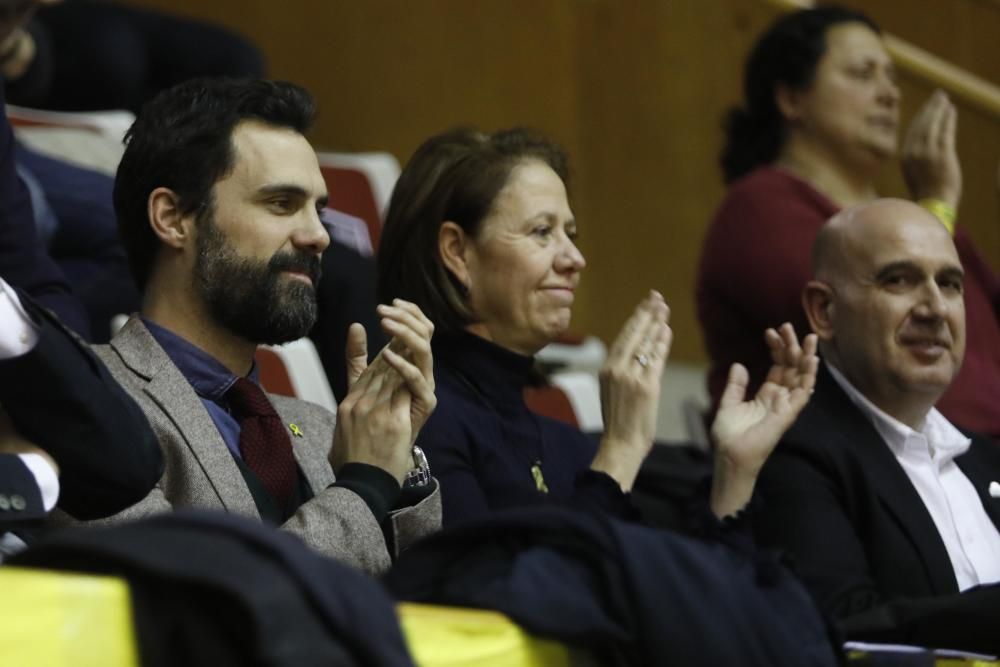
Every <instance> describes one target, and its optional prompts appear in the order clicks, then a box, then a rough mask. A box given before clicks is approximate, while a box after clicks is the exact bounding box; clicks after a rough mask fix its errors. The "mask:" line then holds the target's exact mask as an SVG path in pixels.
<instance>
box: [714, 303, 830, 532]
mask: <svg viewBox="0 0 1000 667" xmlns="http://www.w3.org/2000/svg"><path fill="white" fill-rule="evenodd" d="M764 338H765V340H766V341H767V345H768V347H769V348H770V350H771V359H772V361H773V365H772V366H771V370H770V371H769V372H768V374H767V379H766V381H765V382H764V384H763V385H761V388H760V389H759V390H758V391H757V395H756V396H754V398H753V399H752V400H748V401H747V400H744V398H745V395H746V389H747V383H748V381H749V377H748V374H747V370H746V368H744V367H743V366H742V365H740V364H733V366H732V368H731V369H730V370H729V381H728V383H727V384H726V388H725V390H724V391H723V392H722V397H721V399H720V401H719V411H718V412H717V413H716V416H715V421H714V422H712V440H713V441H714V443H715V447H716V452H715V478H714V479H713V481H712V501H711V502H712V509H713V510H714V511H715V512H716V514H717V515H718V516H725V515H727V514H731V513H732V512H735V511H737V510H738V509H740V508H741V507H743V506H744V505H745V504H746V503H747V502H749V500H750V496H751V495H752V494H753V486H754V484H755V483H756V480H757V474H758V473H759V472H760V469H761V467H763V465H764V462H765V461H766V460H767V457H768V456H769V455H770V454H771V452H772V451H773V450H774V447H775V446H776V445H777V444H778V441H779V440H780V439H781V436H782V435H784V433H785V431H787V430H788V428H789V427H790V426H791V425H792V422H794V421H795V418H796V417H798V415H799V413H800V412H801V411H802V408H804V407H805V405H806V403H807V402H808V401H809V396H810V395H811V394H812V390H813V386H815V384H816V371H817V369H818V368H819V358H818V357H817V356H816V344H817V341H816V335H815V334H809V335H808V336H806V337H805V340H804V341H803V344H802V346H801V347H800V346H799V341H798V338H797V337H796V335H795V329H794V328H793V327H792V325H791V324H788V323H787V322H786V323H785V324H783V325H781V327H780V329H779V330H778V331H775V330H774V329H768V330H767V331H766V332H765V334H764Z"/></svg>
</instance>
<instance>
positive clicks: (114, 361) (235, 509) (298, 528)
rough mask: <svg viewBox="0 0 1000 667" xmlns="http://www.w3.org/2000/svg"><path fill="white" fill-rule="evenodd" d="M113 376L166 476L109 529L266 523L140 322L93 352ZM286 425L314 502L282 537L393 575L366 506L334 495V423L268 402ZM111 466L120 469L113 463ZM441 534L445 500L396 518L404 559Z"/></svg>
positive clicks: (285, 401)
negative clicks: (188, 522)
mask: <svg viewBox="0 0 1000 667" xmlns="http://www.w3.org/2000/svg"><path fill="white" fill-rule="evenodd" d="M95 351H96V352H97V354H98V356H100V357H101V359H102V360H103V361H104V363H105V364H107V366H108V368H109V369H110V370H111V373H112V375H114V377H115V379H117V380H118V382H120V383H121V384H122V386H123V387H124V388H125V390H126V391H127V392H128V393H129V394H131V395H132V397H133V398H134V399H135V400H136V402H137V403H138V404H139V405H140V406H141V407H142V409H143V411H144V412H145V413H146V417H147V418H148V419H149V422H150V424H151V425H152V426H153V430H154V431H155V432H156V435H157V437H158V439H159V441H160V445H161V447H162V448H163V452H164V456H165V458H166V471H165V472H164V474H163V477H162V478H161V479H160V482H159V484H158V485H157V486H156V488H154V489H153V491H152V492H151V493H150V494H149V495H148V496H147V497H146V498H145V499H143V500H141V501H140V502H139V503H137V504H135V505H133V506H132V507H130V508H128V509H126V510H124V511H123V512H121V513H119V514H116V515H115V516H113V517H111V518H110V519H105V520H103V521H125V520H131V519H136V518H138V517H141V516H145V515H148V514H152V513H156V512H164V511H170V510H171V509H173V508H175V507H177V508H180V507H203V508H214V509H220V510H224V511H227V512H232V513H234V514H242V515H244V516H249V517H253V518H257V519H259V518H260V515H259V513H258V512H257V506H256V505H255V504H254V500H253V497H252V496H251V495H250V490H249V489H248V488H247V485H246V482H245V481H244V479H243V475H242V474H241V473H240V470H239V468H238V467H237V465H236V462H235V461H234V460H233V456H232V454H231V453H230V451H229V449H228V448H227V447H226V443H225V442H224V441H223V439H222V436H221V435H220V434H219V431H218V429H217V428H216V426H215V423H214V422H213V421H212V418H211V417H210V416H209V414H208V411H207V410H206V409H205V406H204V405H203V404H202V402H201V399H200V398H199V397H198V395H197V394H196V393H195V391H194V389H193V388H192V387H191V385H190V384H189V383H188V381H187V379H186V378H185V377H184V376H183V375H182V374H181V372H180V369H178V368H177V366H175V365H174V363H173V362H172V361H171V360H170V358H169V357H168V356H167V354H166V352H165V351H164V350H163V348H161V347H160V345H159V344H158V343H157V342H156V340H155V339H154V338H153V336H152V335H151V334H150V333H149V330H148V329H147V328H146V327H145V325H143V323H142V321H141V320H140V319H139V318H138V317H133V318H132V319H130V320H129V321H128V323H127V324H126V325H125V326H124V327H123V328H122V330H121V331H120V332H119V333H118V334H117V335H116V336H115V337H114V338H113V339H112V340H111V343H110V344H109V345H100V346H95ZM268 397H269V399H270V400H271V403H272V404H273V405H274V407H275V409H276V410H277V412H278V414H279V415H280V416H281V419H282V420H283V421H284V422H285V423H294V424H296V425H297V426H298V427H299V428H300V430H301V432H302V437H293V438H292V439H291V440H292V448H293V452H294V454H295V459H296V461H297V462H298V464H299V468H301V470H302V472H303V474H304V475H305V477H306V479H307V480H308V481H309V485H310V486H311V487H312V489H313V493H314V494H315V495H314V497H313V498H312V499H310V500H308V501H306V502H305V503H303V504H302V506H301V507H300V508H299V509H298V511H297V512H296V513H295V514H294V515H293V516H292V517H291V518H289V519H288V521H286V522H285V523H284V524H283V525H282V526H281V528H282V529H284V530H287V531H289V532H292V533H294V534H296V535H298V536H299V537H300V538H302V540H303V541H305V543H306V544H308V545H309V546H310V547H312V548H313V549H315V550H317V551H319V552H321V553H323V554H325V555H327V556H330V557H332V558H336V559H337V560H339V561H342V562H345V563H348V564H350V565H354V566H356V567H359V568H361V569H362V570H365V571H366V572H370V573H380V572H384V571H385V570H387V569H388V568H389V566H390V564H391V559H390V555H389V550H388V548H387V546H386V540H385V537H384V536H383V534H382V530H381V528H380V527H379V524H378V523H377V522H376V521H375V517H374V515H373V514H372V513H371V511H370V510H369V508H368V505H366V504H365V502H364V501H363V500H362V499H361V498H360V497H359V496H358V495H356V494H355V493H354V492H353V491H350V490H348V489H345V488H338V487H334V488H330V484H332V483H333V481H334V474H333V470H332V469H331V467H330V464H329V462H328V461H327V454H328V452H329V450H330V447H331V445H332V443H333V429H334V424H335V421H336V417H335V415H334V414H333V413H331V412H330V411H328V410H326V409H325V408H322V407H320V406H318V405H314V404H313V403H309V402H307V401H302V400H299V399H294V398H288V397H285V396H277V395H274V394H269V395H268ZM109 465H114V462H113V461H109ZM440 526H441V496H440V493H439V491H438V490H435V491H434V492H433V493H432V494H431V495H430V496H429V497H427V498H425V499H424V500H423V501H421V502H420V504H418V505H416V506H413V507H409V508H406V509H403V510H400V511H398V512H394V513H393V515H392V527H393V533H394V535H393V538H394V539H393V542H394V543H395V549H396V550H397V551H398V550H400V549H403V548H405V547H406V546H407V545H409V544H410V543H412V542H413V541H415V540H416V539H418V538H420V537H423V536H425V535H427V534H429V533H431V532H434V531H436V530H438V529H439V528H440Z"/></svg>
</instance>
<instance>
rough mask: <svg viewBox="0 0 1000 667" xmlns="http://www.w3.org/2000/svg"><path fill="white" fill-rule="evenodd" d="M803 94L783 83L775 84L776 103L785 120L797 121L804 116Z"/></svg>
mask: <svg viewBox="0 0 1000 667" xmlns="http://www.w3.org/2000/svg"><path fill="white" fill-rule="evenodd" d="M802 97H803V96H802V94H801V93H800V92H799V91H797V90H794V89H792V88H789V87H788V86H786V85H785V84H783V83H779V84H776V85H775V86H774V105H775V106H776V107H778V111H779V112H780V113H781V115H782V117H784V119H785V122H787V123H795V122H797V121H798V120H800V119H801V118H802Z"/></svg>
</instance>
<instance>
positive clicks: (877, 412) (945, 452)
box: [823, 359, 972, 463]
mask: <svg viewBox="0 0 1000 667" xmlns="http://www.w3.org/2000/svg"><path fill="white" fill-rule="evenodd" d="M823 364H824V365H825V366H826V368H827V370H829V371H830V375H831V376H833V379H834V380H835V381H836V382H837V384H838V385H840V388H841V389H843V390H844V393H846V394H847V397H848V398H850V399H851V402H852V403H854V405H855V406H856V407H857V408H858V409H859V410H861V412H862V413H864V415H865V416H866V417H868V419H870V420H871V422H872V425H873V426H875V430H876V431H878V433H879V435H881V436H882V439H883V440H885V443H886V444H887V445H888V446H889V448H890V449H891V450H892V452H893V453H894V454H895V455H896V456H897V457H898V456H902V455H903V454H904V453H905V452H907V451H908V450H909V451H911V452H912V451H916V452H918V453H920V454H922V455H926V456H930V457H931V458H933V459H935V460H936V461H938V462H939V463H942V462H944V461H947V460H950V459H954V458H955V457H957V456H961V455H962V454H964V453H965V452H966V451H967V450H968V449H969V445H971V444H972V440H970V439H969V438H967V437H966V436H965V435H964V434H963V433H962V432H961V431H959V430H958V429H957V428H955V426H954V425H952V423H951V422H949V421H948V420H947V419H945V417H944V415H942V414H941V413H940V412H939V411H938V409H937V408H931V409H930V412H928V413H927V416H926V417H924V422H923V424H922V425H921V427H920V429H919V430H914V429H912V428H910V427H909V426H907V425H906V424H904V423H903V422H901V421H899V420H898V419H896V418H895V417H892V416H891V415H889V414H887V413H886V412H884V411H883V410H881V409H880V408H879V407H878V406H876V405H875V404H874V403H872V402H871V401H870V400H868V398H867V397H866V396H865V395H864V394H862V393H861V392H860V391H858V390H857V389H855V387H854V385H852V384H851V383H850V381H849V380H848V379H847V378H846V377H844V375H843V373H841V372H840V371H839V370H838V369H837V368H835V367H834V366H833V364H830V363H829V362H827V361H826V360H825V359H824V360H823Z"/></svg>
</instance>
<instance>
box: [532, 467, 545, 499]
mask: <svg viewBox="0 0 1000 667" xmlns="http://www.w3.org/2000/svg"><path fill="white" fill-rule="evenodd" d="M531 476H532V477H534V478H535V488H536V489H538V490H539V491H540V492H541V493H548V492H549V487H548V486H547V485H546V484H545V477H544V476H543V475H542V462H541V461H535V465H533V466H531Z"/></svg>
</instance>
